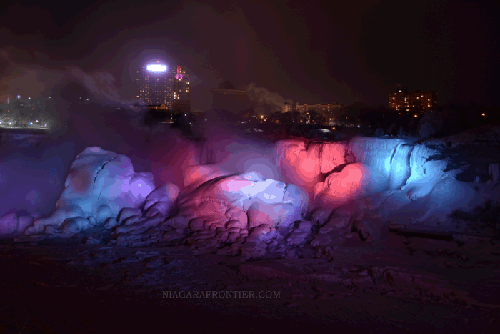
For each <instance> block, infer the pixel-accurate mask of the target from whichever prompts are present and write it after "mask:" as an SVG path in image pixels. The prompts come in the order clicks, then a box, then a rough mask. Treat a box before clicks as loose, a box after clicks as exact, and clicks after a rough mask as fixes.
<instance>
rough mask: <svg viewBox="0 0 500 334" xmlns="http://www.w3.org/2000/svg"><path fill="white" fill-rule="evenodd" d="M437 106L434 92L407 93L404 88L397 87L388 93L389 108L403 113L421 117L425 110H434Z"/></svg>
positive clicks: (417, 91)
mask: <svg viewBox="0 0 500 334" xmlns="http://www.w3.org/2000/svg"><path fill="white" fill-rule="evenodd" d="M436 105H437V93H436V92H421V91H419V90H416V91H414V92H408V90H407V89H406V88H404V87H398V88H397V89H396V90H395V91H394V92H392V93H389V108H391V109H394V110H396V111H399V112H403V113H411V114H415V115H421V114H422V113H423V112H424V111H425V110H426V109H430V110H434V109H435V108H436Z"/></svg>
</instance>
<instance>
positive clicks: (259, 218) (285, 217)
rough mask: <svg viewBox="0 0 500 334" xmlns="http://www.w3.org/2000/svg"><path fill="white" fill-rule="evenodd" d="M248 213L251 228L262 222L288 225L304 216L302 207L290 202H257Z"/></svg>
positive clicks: (278, 225) (280, 225)
mask: <svg viewBox="0 0 500 334" xmlns="http://www.w3.org/2000/svg"><path fill="white" fill-rule="evenodd" d="M247 214H248V226H249V228H253V227H255V226H259V225H261V224H266V225H269V226H274V227H287V226H290V225H291V224H293V223H294V222H295V221H297V220H300V219H301V218H302V214H301V210H300V208H296V207H294V206H292V205H290V204H277V205H266V204H262V203H259V202H256V203H253V204H252V206H251V207H250V208H249V209H248V211H247Z"/></svg>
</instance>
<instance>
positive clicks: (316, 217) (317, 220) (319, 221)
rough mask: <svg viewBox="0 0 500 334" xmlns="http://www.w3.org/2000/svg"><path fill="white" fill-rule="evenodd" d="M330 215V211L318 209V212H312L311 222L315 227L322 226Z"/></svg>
mask: <svg viewBox="0 0 500 334" xmlns="http://www.w3.org/2000/svg"><path fill="white" fill-rule="evenodd" d="M330 214H331V212H330V211H327V210H323V209H318V210H316V211H314V213H313V215H312V218H311V221H312V222H313V224H315V225H319V226H323V225H325V223H326V222H327V221H328V219H329V218H330Z"/></svg>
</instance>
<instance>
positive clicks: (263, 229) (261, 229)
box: [246, 224, 271, 242]
mask: <svg viewBox="0 0 500 334" xmlns="http://www.w3.org/2000/svg"><path fill="white" fill-rule="evenodd" d="M269 232H271V228H270V227H269V225H267V224H262V225H260V226H257V227H255V228H254V229H253V230H252V232H251V233H250V236H249V237H248V238H247V240H246V241H247V242H249V241H250V242H252V241H253V242H256V241H260V240H261V239H263V237H264V235H265V234H267V233H269Z"/></svg>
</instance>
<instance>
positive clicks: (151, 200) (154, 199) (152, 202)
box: [144, 183, 179, 216]
mask: <svg viewBox="0 0 500 334" xmlns="http://www.w3.org/2000/svg"><path fill="white" fill-rule="evenodd" d="M177 196H179V187H178V186H176V185H175V184H173V183H167V184H164V185H162V186H160V187H158V188H156V189H155V190H153V191H152V192H151V193H150V194H149V195H148V196H147V197H146V202H145V204H144V210H145V211H149V210H152V211H151V213H149V212H148V215H149V216H152V215H155V214H156V213H157V212H161V213H162V214H165V215H168V214H169V213H170V210H171V209H172V208H173V202H174V201H175V199H176V198H177Z"/></svg>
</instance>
